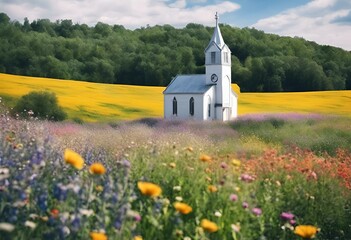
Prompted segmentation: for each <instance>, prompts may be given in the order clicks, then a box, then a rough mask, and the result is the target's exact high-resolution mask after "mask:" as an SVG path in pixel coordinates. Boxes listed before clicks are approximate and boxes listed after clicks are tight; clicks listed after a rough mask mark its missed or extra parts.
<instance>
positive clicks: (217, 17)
mask: <svg viewBox="0 0 351 240" xmlns="http://www.w3.org/2000/svg"><path fill="white" fill-rule="evenodd" d="M215 19H216V26H217V25H218V19H219V16H218V12H216V15H215Z"/></svg>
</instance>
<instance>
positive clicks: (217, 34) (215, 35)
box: [210, 12, 225, 49]
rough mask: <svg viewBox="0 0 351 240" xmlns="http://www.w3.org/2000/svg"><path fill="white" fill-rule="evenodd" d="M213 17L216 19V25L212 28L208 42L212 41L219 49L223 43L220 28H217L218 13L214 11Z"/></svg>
mask: <svg viewBox="0 0 351 240" xmlns="http://www.w3.org/2000/svg"><path fill="white" fill-rule="evenodd" d="M215 19H216V27H215V29H214V32H213V35H212V38H211V41H210V44H211V43H212V42H214V43H215V44H216V45H217V46H218V47H219V48H220V49H222V48H223V46H224V45H225V43H224V40H223V37H222V34H221V30H220V29H219V23H218V22H219V16H218V13H217V12H216V15H215Z"/></svg>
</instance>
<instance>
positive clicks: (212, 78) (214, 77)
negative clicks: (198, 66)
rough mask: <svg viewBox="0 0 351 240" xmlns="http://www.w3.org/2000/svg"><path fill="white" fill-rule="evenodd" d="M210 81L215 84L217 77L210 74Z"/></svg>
mask: <svg viewBox="0 0 351 240" xmlns="http://www.w3.org/2000/svg"><path fill="white" fill-rule="evenodd" d="M211 81H212V82H214V83H215V82H217V81H218V76H217V75H216V74H212V75H211Z"/></svg>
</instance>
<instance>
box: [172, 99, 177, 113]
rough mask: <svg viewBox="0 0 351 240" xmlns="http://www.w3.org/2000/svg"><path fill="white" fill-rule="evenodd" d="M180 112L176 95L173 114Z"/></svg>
mask: <svg viewBox="0 0 351 240" xmlns="http://www.w3.org/2000/svg"><path fill="white" fill-rule="evenodd" d="M177 114H178V107H177V99H176V98H175V97H174V98H173V115H177Z"/></svg>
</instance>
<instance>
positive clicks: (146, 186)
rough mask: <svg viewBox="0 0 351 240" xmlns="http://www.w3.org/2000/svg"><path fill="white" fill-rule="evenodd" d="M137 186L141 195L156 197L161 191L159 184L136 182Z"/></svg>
mask: <svg viewBox="0 0 351 240" xmlns="http://www.w3.org/2000/svg"><path fill="white" fill-rule="evenodd" d="M138 188H139V190H140V192H141V193H142V194H143V195H146V196H149V197H158V196H160V195H161V193H162V189H161V188H160V186H158V185H156V184H153V183H150V182H138Z"/></svg>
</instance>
